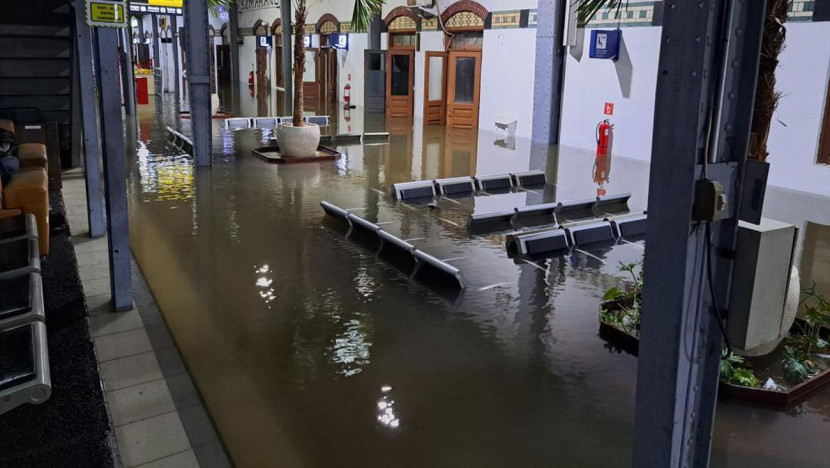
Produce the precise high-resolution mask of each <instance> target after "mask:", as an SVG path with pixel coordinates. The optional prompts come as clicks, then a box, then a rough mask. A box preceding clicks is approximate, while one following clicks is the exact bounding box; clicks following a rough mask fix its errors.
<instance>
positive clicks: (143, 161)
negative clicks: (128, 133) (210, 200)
mask: <svg viewBox="0 0 830 468" xmlns="http://www.w3.org/2000/svg"><path fill="white" fill-rule="evenodd" d="M138 145H139V147H138V149H137V151H136V154H137V156H138V171H139V175H140V176H141V189H142V192H143V193H145V194H156V197H154V198H153V200H161V201H167V200H189V199H191V198H193V196H194V192H195V189H194V186H193V161H192V160H191V159H190V157H189V156H187V155H172V156H164V155H158V154H153V153H151V152H150V150H149V149H148V148H147V145H146V144H145V143H144V142H143V141H139V143H138ZM146 201H149V200H146Z"/></svg>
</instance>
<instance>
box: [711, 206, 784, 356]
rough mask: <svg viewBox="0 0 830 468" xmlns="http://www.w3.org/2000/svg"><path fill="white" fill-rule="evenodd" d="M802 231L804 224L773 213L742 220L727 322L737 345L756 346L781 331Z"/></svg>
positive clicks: (743, 347) (733, 344)
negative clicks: (799, 225) (755, 221)
mask: <svg viewBox="0 0 830 468" xmlns="http://www.w3.org/2000/svg"><path fill="white" fill-rule="evenodd" d="M797 236H798V228H796V227H795V226H793V225H792V224H787V223H782V222H780V221H775V220H772V219H767V218H761V223H760V224H751V223H747V222H744V221H740V222H739V223H738V242H737V249H736V252H735V264H734V268H733V270H732V287H731V289H730V294H729V315H728V319H727V327H726V328H727V333H728V335H729V340H730V343H731V344H732V346H734V347H736V348H738V349H752V348H755V347H757V346H760V345H763V344H766V343H769V342H771V341H774V340H776V339H777V338H778V337H779V335H780V334H781V332H782V330H781V329H782V325H783V321H784V303H785V301H786V299H787V289H788V286H789V279H790V269H791V268H792V262H793V252H794V247H795V242H796V239H797Z"/></svg>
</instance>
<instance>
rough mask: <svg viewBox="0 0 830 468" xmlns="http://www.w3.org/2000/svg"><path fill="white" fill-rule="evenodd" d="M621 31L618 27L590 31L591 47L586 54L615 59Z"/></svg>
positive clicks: (618, 52) (597, 57) (617, 53)
mask: <svg viewBox="0 0 830 468" xmlns="http://www.w3.org/2000/svg"><path fill="white" fill-rule="evenodd" d="M621 41H622V31H621V30H619V29H613V30H603V29H594V30H592V31H591V49H590V51H589V54H588V56H589V57H591V58H596V59H609V60H617V59H618V58H619V56H620V42H621Z"/></svg>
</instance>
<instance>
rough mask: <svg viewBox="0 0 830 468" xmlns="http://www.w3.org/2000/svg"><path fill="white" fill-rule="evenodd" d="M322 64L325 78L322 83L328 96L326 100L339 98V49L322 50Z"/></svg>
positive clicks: (331, 100)
mask: <svg viewBox="0 0 830 468" xmlns="http://www.w3.org/2000/svg"><path fill="white" fill-rule="evenodd" d="M321 55H322V57H321V60H320V62H321V64H322V65H323V70H322V71H323V77H322V78H323V79H322V82H321V83H320V85H321V87H322V88H323V90H324V94H325V96H326V101H328V102H334V101H336V100H337V51H336V50H335V49H323V50H321Z"/></svg>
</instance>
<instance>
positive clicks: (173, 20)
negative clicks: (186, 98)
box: [170, 14, 182, 102]
mask: <svg viewBox="0 0 830 468" xmlns="http://www.w3.org/2000/svg"><path fill="white" fill-rule="evenodd" d="M170 28H171V31H172V33H171V34H170V37H171V38H172V40H173V44H172V46H173V76H175V78H176V79H175V83H176V85H175V86H174V88H173V90H174V91H175V92H176V102H179V95H180V93H181V82H182V74H181V71H180V70H179V17H178V16H176V15H175V14H173V15H170Z"/></svg>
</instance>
